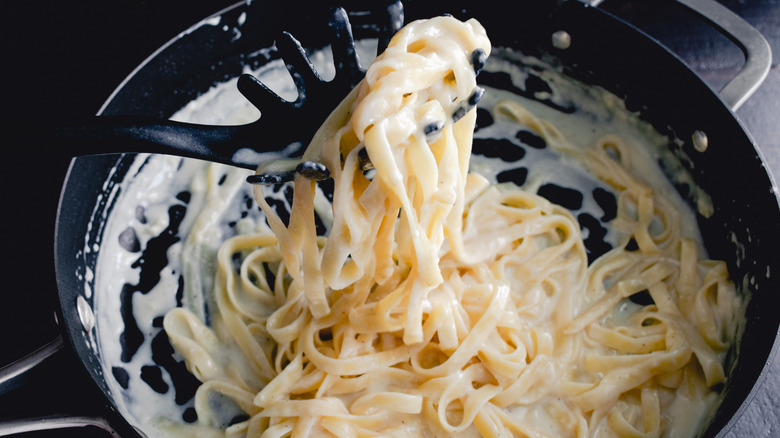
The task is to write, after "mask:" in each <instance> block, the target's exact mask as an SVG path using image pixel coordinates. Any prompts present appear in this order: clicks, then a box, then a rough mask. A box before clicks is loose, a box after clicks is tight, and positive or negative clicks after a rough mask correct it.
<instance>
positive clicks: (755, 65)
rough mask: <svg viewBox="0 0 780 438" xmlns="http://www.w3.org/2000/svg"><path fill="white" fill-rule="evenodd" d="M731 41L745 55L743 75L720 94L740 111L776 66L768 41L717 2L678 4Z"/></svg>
mask: <svg viewBox="0 0 780 438" xmlns="http://www.w3.org/2000/svg"><path fill="white" fill-rule="evenodd" d="M677 2H678V3H680V4H681V5H683V6H685V7H686V8H688V9H689V10H690V11H692V12H694V13H695V14H697V15H699V16H700V17H702V18H703V19H704V21H706V22H708V23H709V24H710V25H712V26H713V27H715V28H716V29H717V30H718V31H719V32H720V33H722V34H723V35H725V36H726V37H728V38H729V39H730V40H731V41H732V42H734V44H736V45H737V46H738V47H739V48H740V49H741V50H742V53H744V54H745V63H744V64H743V66H742V68H741V69H740V71H739V72H738V73H737V74H736V75H735V76H734V77H733V78H732V79H731V80H730V81H729V82H728V83H727V84H726V85H725V86H724V87H723V88H722V89H721V90H720V92H719V93H718V94H719V95H720V97H721V99H722V100H723V101H724V102H725V103H726V105H728V106H729V107H731V109H732V111H736V110H737V108H739V107H740V106H741V105H742V104H743V103H744V102H745V101H746V100H747V99H748V98H749V97H750V96H751V95H753V93H754V92H755V91H756V90H757V89H758V87H759V86H760V85H761V83H762V82H764V79H765V78H766V76H767V74H769V69H770V67H771V65H772V49H771V47H770V46H769V43H768V42H767V40H766V38H764V36H763V35H761V33H760V32H759V31H758V30H756V29H755V28H754V27H753V26H751V25H750V24H749V23H748V22H747V21H745V20H744V19H742V17H740V16H739V15H737V14H735V13H734V12H732V11H731V10H730V9H728V8H727V7H725V6H723V5H722V4H720V3H718V2H716V1H715V0H677Z"/></svg>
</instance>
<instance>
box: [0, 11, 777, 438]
mask: <svg viewBox="0 0 780 438" xmlns="http://www.w3.org/2000/svg"><path fill="white" fill-rule="evenodd" d="M279 3H281V4H279ZM378 3H380V6H381V8H380V9H382V10H384V9H386V6H387V2H378ZM528 3H530V4H527V5H524V6H523V8H522V9H523V10H522V13H511V14H510V13H506V12H507V11H506V3H502V2H499V1H489V0H483V1H480V2H467V1H459V0H452V1H448V2H424V1H414V0H409V1H407V2H403V4H402V10H403V15H404V17H405V20H406V21H411V20H413V19H416V18H425V17H430V16H435V15H440V14H442V13H449V14H452V15H455V16H456V17H458V18H470V17H475V18H477V19H478V20H479V21H480V22H481V23H482V24H483V25H484V26H485V27H486V28H487V29H488V31H489V35H490V37H491V40H492V42H493V44H494V45H496V46H508V47H512V48H514V49H517V50H519V51H521V52H523V53H524V54H527V55H533V56H542V55H544V56H552V57H554V58H555V59H557V60H559V61H560V62H561V64H562V65H563V66H564V71H565V72H566V74H568V75H569V76H571V77H573V78H576V79H578V80H581V81H583V82H585V83H587V84H591V85H596V86H601V87H604V88H606V89H607V90H609V91H611V92H613V93H615V94H617V95H618V96H620V97H623V98H625V101H626V105H627V107H629V109H631V110H633V111H636V112H638V113H639V114H641V116H642V118H643V119H645V120H647V121H648V122H650V123H652V124H653V125H654V126H655V128H656V129H658V130H659V131H660V132H662V133H664V134H668V135H670V136H673V137H678V138H680V139H682V140H683V142H682V144H681V145H679V146H676V149H675V150H674V151H673V152H674V154H676V155H677V156H679V157H681V160H680V161H681V162H682V163H685V165H686V166H687V169H686V170H687V171H688V172H690V173H691V174H692V175H693V176H694V178H695V180H696V181H695V182H696V184H697V185H698V186H700V187H702V188H703V189H704V190H705V191H706V192H707V193H708V194H709V195H710V196H711V197H712V200H713V204H714V206H715V211H714V214H712V216H710V217H709V218H704V217H699V218H698V219H699V225H700V227H701V230H702V233H703V236H704V241H705V242H706V244H707V247H708V248H707V249H708V251H709V253H710V255H711V256H712V257H713V258H716V259H722V260H726V261H727V262H728V264H729V270H730V272H731V274H732V278H733V279H734V281H735V283H736V285H737V287H738V289H739V290H740V292H742V293H745V294H749V296H750V301H749V305H748V309H747V323H746V326H745V329H744V334H743V335H742V338H741V341H740V345H741V348H740V353H739V356H738V358H737V359H736V362H734V363H733V368H732V372H731V375H730V379H729V383H728V385H727V386H726V387H725V388H724V389H723V391H724V394H725V396H724V400H723V403H722V404H721V406H720V407H719V410H718V412H717V414H716V415H715V416H714V420H713V422H712V423H711V424H710V426H709V428H708V429H707V430H706V432H705V434H704V436H717V435H718V434H719V433H725V431H727V430H728V428H729V425H730V424H732V422H733V421H735V419H736V418H737V417H738V416H739V414H740V412H741V409H743V408H744V406H746V404H747V403H749V401H750V399H751V397H752V394H753V392H754V388H755V387H756V385H757V383H758V382H759V381H760V378H761V376H762V371H763V370H764V367H765V365H766V363H767V361H768V359H769V358H770V357H771V356H772V354H773V353H774V351H775V350H776V348H777V347H776V336H777V333H778V326H779V325H780V315H778V314H777V312H776V311H775V309H777V308H778V305H780V295H778V294H777V293H775V291H777V290H778V289H780V280H779V279H778V276H777V275H775V273H777V272H780V266H778V264H779V263H778V260H777V257H775V254H774V251H775V249H776V248H778V247H780V233H779V232H778V230H779V229H780V210H779V209H778V201H777V197H776V190H775V184H774V182H773V180H772V178H771V176H770V175H768V174H767V171H766V169H765V167H764V166H763V164H762V159H761V156H760V155H759V153H758V152H757V149H756V147H755V145H754V143H753V141H752V140H751V138H750V136H749V135H748V134H747V133H746V132H745V131H744V129H743V128H742V127H741V126H740V123H739V122H738V121H737V119H736V118H735V117H734V114H733V110H734V109H736V107H738V106H739V105H740V104H741V103H742V102H743V101H744V98H746V97H747V96H749V95H750V93H751V92H752V91H753V90H755V88H756V87H757V86H758V85H759V84H760V82H761V80H762V79H763V76H764V75H765V74H766V70H767V69H768V66H769V55H768V49H767V48H766V43H765V41H763V39H762V38H761V37H760V35H757V34H756V33H755V31H753V30H752V29H751V28H749V27H747V28H745V27H742V24H744V23H740V22H735V24H734V23H732V22H731V21H726V22H722V21H719V20H720V18H717V16H718V15H720V16H721V18H722V17H726V19H727V20H731V18H730V17H731V16H730V15H728V14H726V15H722V11H721V10H720V9H718V8H717V4H716V3H714V2H704V4H705V6H706V5H710V6H713V5H714V6H715V7H716V9H715V10H714V11H713V10H710V12H707V10H706V9H705V10H704V12H703V13H704V15H709V16H710V18H711V19H716V20H718V25H719V26H721V27H725V28H727V30H730V31H732V32H735V33H736V35H734V38H735V39H736V40H737V41H738V44H740V45H741V46H742V47H743V48H744V49H745V50H747V51H748V52H749V57H748V60H749V62H748V64H747V65H746V69H745V70H744V72H743V74H741V75H740V76H739V77H738V78H737V79H736V80H735V81H733V82H732V83H731V84H730V85H729V86H728V87H727V89H724V90H721V92H715V91H713V90H712V89H711V88H710V87H708V86H707V84H705V83H703V82H702V81H701V80H700V79H699V78H698V77H697V76H696V75H695V74H694V73H693V72H692V71H691V70H690V69H688V68H687V67H686V66H685V65H684V64H683V63H682V62H681V61H680V60H679V59H678V58H677V57H675V56H674V55H673V54H671V53H670V52H668V51H667V50H666V49H664V48H663V47H661V46H660V45H658V44H657V43H656V42H655V41H654V40H653V39H652V38H650V37H648V36H647V35H645V34H643V33H641V32H639V31H638V30H636V29H635V28H633V27H632V26H630V25H627V24H626V23H624V22H622V21H620V20H619V19H617V18H615V17H614V16H611V15H610V14H608V13H606V12H604V11H602V10H600V9H598V8H595V7H592V6H590V5H588V4H585V3H582V2H579V1H553V0H543V1H538V2H528ZM684 3H692V4H693V6H696V4H698V3H700V2H693V1H690V2H689V1H686V2H684ZM339 5H342V6H344V7H345V9H347V11H350V10H355V11H365V10H367V9H368V7H367V6H366V3H365V2H363V3H361V2H351V1H345V2H339ZM398 5H399V6H401V4H400V2H399V3H398ZM328 6H330V5H327V4H324V3H322V4H319V5H318V6H316V7H315V6H311V7H307V8H306V9H303V8H300V7H296V6H295V5H293V4H292V2H260V1H253V2H248V4H245V3H240V4H237V5H235V6H233V7H231V8H228V9H227V10H225V11H222V12H220V13H219V14H217V15H215V16H214V17H210V18H208V19H206V20H204V21H203V22H201V23H199V24H197V25H195V26H193V27H192V28H191V29H189V30H188V31H187V32H184V33H182V34H181V35H180V36H179V37H177V38H175V39H174V40H172V41H171V42H170V43H169V44H168V45H166V46H165V47H163V48H161V49H160V50H159V51H158V52H156V53H155V54H154V55H153V56H151V57H150V58H149V59H148V60H147V61H146V62H144V63H143V64H142V65H141V66H139V68H138V69H137V70H136V71H134V72H133V73H132V74H131V75H130V76H129V77H128V79H127V80H126V81H125V82H124V83H122V84H121V85H120V86H119V88H117V90H116V91H115V92H114V94H113V95H112V96H111V97H110V98H109V99H108V101H107V102H106V104H105V105H104V106H103V108H102V109H101V111H100V112H101V114H105V115H111V114H137V115H151V116H159V117H168V116H170V115H172V114H173V113H174V112H175V111H177V110H178V109H179V108H181V107H182V106H183V105H184V104H186V103H187V102H189V101H190V100H192V99H193V98H195V97H196V96H198V95H199V94H201V93H203V92H205V91H206V90H208V89H209V88H210V87H211V86H212V85H213V84H215V83H218V82H223V81H225V80H227V79H229V78H231V77H235V76H237V75H239V74H240V73H242V72H243V71H244V69H245V68H246V67H249V68H257V67H259V66H260V65H263V64H264V63H266V62H268V61H269V59H270V58H269V56H268V53H269V52H268V51H266V50H263V49H266V48H268V47H271V46H272V45H273V41H274V38H275V37H276V36H277V35H279V33H280V32H281V31H282V30H285V31H289V32H291V33H292V34H293V35H295V36H296V37H297V38H298V39H299V40H300V41H301V42H302V43H303V44H304V45H305V46H307V47H308V48H311V49H318V48H321V47H322V46H323V45H324V44H327V42H328V41H327V40H325V41H323V35H325V34H326V32H327V29H326V28H325V25H324V22H323V20H324V19H323V17H324V14H325V12H326V10H327V7H328ZM372 18H376V17H373V16H372V15H371V14H357V15H351V16H350V19H351V21H352V24H353V31H354V33H355V36H356V38H358V39H360V38H363V37H371V36H376V34H377V32H378V31H379V30H380V29H379V28H381V26H377V25H376V24H375V20H374V21H372ZM732 26H736V27H732ZM562 30H563V31H565V32H566V33H567V34H568V35H569V36H570V37H571V45H570V46H569V47H568V48H565V49H562V48H561V47H560V46H558V45H557V44H555V43H554V40H553V39H552V38H551V35H553V34H554V33H556V32H559V31H562ZM753 41H756V42H753ZM334 104H335V102H334ZM695 132H703V133H705V134H706V136H707V138H708V143H709V144H708V149H707V151H706V153H701V152H698V151H697V150H696V148H695V147H694V144H693V140H692V135H693V133H695ZM132 159H133V157H132V156H119V155H102V156H94V157H85V158H78V159H74V160H72V162H71V163H70V167H69V170H68V174H67V176H66V179H65V182H64V185H63V186H62V187H63V188H62V192H61V196H60V203H59V209H58V212H57V224H56V227H57V228H56V236H55V240H56V245H55V260H56V266H55V268H56V276H57V283H58V289H59V302H60V315H59V319H60V321H61V322H62V329H63V336H62V338H59V339H58V340H55V341H53V342H52V343H50V344H48V345H47V346H44V347H43V348H42V349H41V350H40V351H38V352H36V353H35V354H33V355H31V356H29V357H27V358H25V359H24V360H22V361H19V362H18V363H17V364H15V365H14V366H12V367H7V368H6V369H4V370H3V373H4V374H3V377H2V379H3V380H2V381H0V383H2V385H5V386H9V385H10V384H11V383H13V381H14V379H15V377H16V376H17V375H20V374H21V373H23V372H24V371H25V370H26V369H27V368H29V367H32V366H34V365H35V364H36V363H38V362H40V361H41V360H42V359H43V358H45V357H46V356H47V355H49V354H51V353H52V352H54V351H57V350H59V349H61V348H65V349H67V350H72V352H74V353H75V354H76V355H77V357H78V358H79V359H80V361H81V362H82V363H83V364H84V368H85V370H86V371H87V372H88V373H89V375H90V376H91V377H92V378H93V380H94V382H95V384H96V385H97V386H98V387H99V388H100V389H101V391H102V392H103V393H104V394H105V396H106V399H107V403H108V405H109V406H110V407H111V408H112V412H111V414H110V415H109V417H108V418H107V419H91V418H75V419H74V418H71V419H62V418H59V419H49V421H45V422H34V421H18V422H14V423H8V424H6V425H5V426H0V431H4V432H5V431H11V432H14V431H16V432H18V431H23V430H34V429H40V428H48V427H62V426H63V425H67V424H76V425H83V424H92V425H95V426H98V427H101V428H104V429H106V430H109V431H111V432H112V433H115V434H117V435H121V436H135V435H143V433H144V431H140V430H136V429H135V428H134V427H132V426H131V425H130V424H129V423H128V422H127V421H125V420H124V419H123V417H124V416H126V413H125V412H123V411H122V409H121V408H119V407H118V406H121V404H120V403H117V397H119V396H120V395H119V394H116V393H114V392H112V390H111V385H109V384H108V382H109V379H115V378H116V376H115V375H111V374H107V373H105V372H104V367H103V364H102V362H101V353H100V351H99V349H97V348H96V342H95V330H96V327H95V318H94V314H93V307H92V304H93V302H92V300H93V294H91V293H90V291H91V287H92V286H94V284H93V283H92V281H93V279H92V277H91V275H90V273H91V272H93V268H94V266H95V263H96V258H97V252H94V251H85V248H99V246H100V242H101V237H102V236H101V233H102V231H103V229H102V228H101V227H100V224H101V223H102V221H103V220H104V219H105V217H107V215H108V213H109V212H110V211H111V208H112V204H111V199H112V198H111V197H109V196H107V194H110V193H111V192H112V190H113V189H114V188H115V187H116V186H117V184H119V183H120V182H121V181H122V180H123V178H124V177H125V173H126V172H127V171H128V168H129V163H130V162H131V161H132ZM53 184H54V183H53ZM680 189H681V190H682V191H684V190H685V188H684V187H681V188H680ZM683 195H686V193H683ZM2 385H0V386H2ZM14 427H15V428H16V429H12V428H14Z"/></svg>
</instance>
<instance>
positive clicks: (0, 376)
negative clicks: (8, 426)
mask: <svg viewBox="0 0 780 438" xmlns="http://www.w3.org/2000/svg"><path fill="white" fill-rule="evenodd" d="M64 346H65V342H64V341H63V339H62V335H58V336H57V337H56V338H54V339H53V340H51V341H49V342H48V343H47V344H46V345H44V346H42V347H40V348H38V349H37V350H35V351H33V352H32V353H30V354H28V355H27V356H25V357H23V358H21V359H18V360H16V361H14V362H11V363H10V364H8V365H6V366H4V367H2V368H0V394H4V393H6V392H8V391H10V390H11V389H13V388H16V387H18V386H19V385H20V384H21V383H22V380H23V379H24V376H25V374H26V373H27V372H28V371H30V370H32V369H33V368H35V367H36V366H37V365H39V364H40V363H42V362H43V361H45V360H46V359H48V358H50V357H51V356H53V355H54V354H55V353H57V352H58V351H60V350H62V349H63V348H64ZM0 436H2V434H1V433H0Z"/></svg>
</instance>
